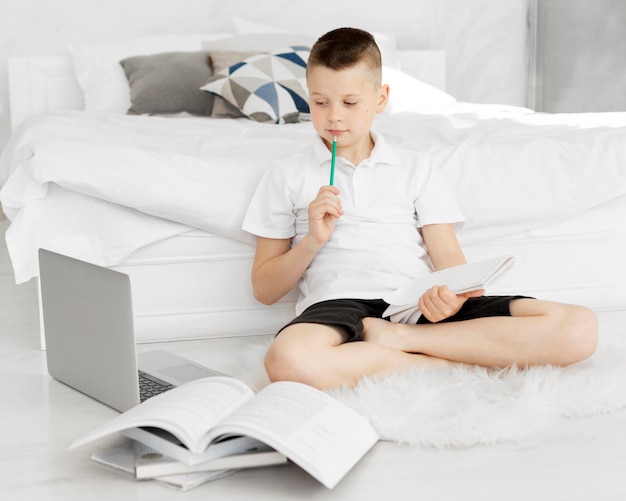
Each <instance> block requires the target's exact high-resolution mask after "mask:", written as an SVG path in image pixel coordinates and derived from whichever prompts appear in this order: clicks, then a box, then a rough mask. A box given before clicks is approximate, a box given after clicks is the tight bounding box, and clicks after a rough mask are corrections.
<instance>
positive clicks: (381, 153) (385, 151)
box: [313, 130, 399, 165]
mask: <svg viewBox="0 0 626 501" xmlns="http://www.w3.org/2000/svg"><path fill="white" fill-rule="evenodd" d="M370 134H371V135H372V139H373V140H374V149H373V150H372V153H371V154H370V157H369V158H368V159H367V160H364V161H363V163H364V164H376V163H383V164H391V165H397V164H398V163H399V162H398V156H397V155H396V152H395V151H394V149H393V148H391V147H390V146H389V145H388V144H387V142H386V141H385V139H384V138H383V136H382V135H381V134H380V133H379V132H376V131H374V130H372V131H370ZM313 157H314V159H315V163H316V164H317V165H322V164H326V163H329V162H330V161H331V157H332V153H331V152H330V150H329V149H328V148H327V147H326V143H325V142H324V140H323V139H322V138H321V137H320V136H318V135H316V138H315V140H314V141H313Z"/></svg>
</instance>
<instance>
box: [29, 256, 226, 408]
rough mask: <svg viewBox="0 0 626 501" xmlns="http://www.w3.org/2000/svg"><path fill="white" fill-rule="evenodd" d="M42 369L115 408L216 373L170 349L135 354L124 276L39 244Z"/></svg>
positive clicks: (218, 373) (131, 405)
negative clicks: (44, 362) (44, 361)
mask: <svg viewBox="0 0 626 501" xmlns="http://www.w3.org/2000/svg"><path fill="white" fill-rule="evenodd" d="M39 272H40V277H39V280H40V289H41V305H42V318H43V329H44V335H45V340H46V357H47V361H48V372H49V373H50V375H51V376H52V377H53V378H55V379H58V380H59V381H61V382H63V383H65V384H67V385H69V386H71V387H72V388H75V389H76V390H78V391H81V392H83V393H85V394H86V395H89V396H90V397H92V398H95V399H96V400H99V401H100V402H102V403H104V404H106V405H109V406H110V407H113V408H114V409H117V410H119V411H125V410H127V409H130V408H131V407H134V406H135V405H137V404H139V403H140V402H141V401H143V400H145V399H146V398H149V397H150V396H152V395H153V394H157V393H160V392H162V391H166V390H167V389H170V388H172V387H174V386H178V385H181V384H183V383H185V382H188V381H191V380H194V379H198V378H201V377H206V376H217V375H223V374H222V373H220V372H218V371H214V370H211V369H208V368H206V367H203V366H201V365H198V364H196V363H194V362H192V361H190V360H187V359H185V358H182V357H179V356H177V355H174V354H173V353H170V352H167V351H163V350H155V351H148V352H145V353H139V355H138V354H137V351H136V344H135V333H134V329H133V308H132V300H131V284H130V278H129V276H128V275H126V274H124V273H120V272H117V271H115V270H111V269H108V268H104V267H101V266H97V265H94V264H90V263H86V262H84V261H79V260H77V259H73V258H70V257H67V256H64V255H62V254H58V253H55V252H52V251H49V250H46V249H39Z"/></svg>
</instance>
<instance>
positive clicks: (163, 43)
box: [68, 33, 231, 113]
mask: <svg viewBox="0 0 626 501" xmlns="http://www.w3.org/2000/svg"><path fill="white" fill-rule="evenodd" d="M228 36H231V34H230V33H218V34H212V35H209V34H203V35H200V34H198V35H167V36H151V37H144V38H136V39H131V40H123V41H118V42H109V43H105V44H88V45H73V46H69V47H68V51H69V54H70V58H71V60H72V64H73V66H74V71H75V74H76V79H77V80H78V83H79V85H80V87H81V88H82V90H83V95H84V100H85V110H87V111H109V112H115V113H126V112H127V110H128V108H130V106H131V101H130V86H129V85H128V80H127V79H126V75H125V73H124V70H123V69H122V66H121V65H120V61H121V60H122V59H126V58H128V57H132V56H150V55H154V54H159V53H161V52H185V51H198V50H202V42H203V41H205V40H211V39H214V38H225V37H228Z"/></svg>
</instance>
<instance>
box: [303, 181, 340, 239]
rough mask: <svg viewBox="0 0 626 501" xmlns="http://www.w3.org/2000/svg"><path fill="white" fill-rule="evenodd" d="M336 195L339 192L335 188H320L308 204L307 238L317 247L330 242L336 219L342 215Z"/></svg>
mask: <svg viewBox="0 0 626 501" xmlns="http://www.w3.org/2000/svg"><path fill="white" fill-rule="evenodd" d="M338 195H339V190H338V189H337V188H336V187H335V186H322V187H321V188H320V191H319V192H318V193H317V197H315V199H314V200H313V201H312V202H311V203H310V204H309V236H311V237H312V238H313V241H314V242H315V243H316V244H318V245H324V244H325V243H326V242H328V240H330V237H331V235H332V234H333V231H334V230H335V224H336V223H337V219H338V218H340V217H341V215H342V214H343V210H342V209H341V200H339V196H338Z"/></svg>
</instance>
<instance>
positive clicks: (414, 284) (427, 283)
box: [383, 256, 515, 324]
mask: <svg viewBox="0 0 626 501" xmlns="http://www.w3.org/2000/svg"><path fill="white" fill-rule="evenodd" d="M514 262H515V258H514V257H513V256H501V257H496V258H491V259H485V260H482V261H476V262H473V263H467V264H462V265H460V266H453V267H452V268H446V269H443V270H439V271H435V272H433V273H429V274H426V275H420V276H419V277H417V278H414V279H413V280H409V282H408V283H406V284H405V285H404V286H402V287H401V288H400V289H398V290H396V291H394V292H392V293H391V294H389V295H387V296H386V297H384V298H383V299H384V300H385V301H386V302H387V303H388V304H389V307H388V308H387V309H386V310H385V313H384V316H385V317H390V318H391V321H392V322H398V323H404V324H415V323H417V320H418V319H419V317H420V316H421V314H422V313H421V312H420V310H419V307H418V306H417V302H418V300H419V298H420V296H421V295H422V294H424V292H426V291H427V290H428V289H430V288H431V287H434V286H435V285H445V286H447V287H448V288H449V289H450V290H451V291H453V292H455V293H457V294H461V293H463V292H470V291H474V290H478V289H482V288H484V287H485V286H486V285H487V284H488V283H490V282H492V281H493V280H495V279H496V278H497V277H499V276H500V275H501V274H502V273H504V272H505V271H506V270H508V269H509V268H510V267H511V266H512V265H513V263H514Z"/></svg>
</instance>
